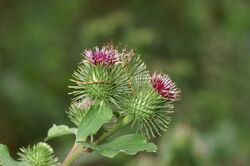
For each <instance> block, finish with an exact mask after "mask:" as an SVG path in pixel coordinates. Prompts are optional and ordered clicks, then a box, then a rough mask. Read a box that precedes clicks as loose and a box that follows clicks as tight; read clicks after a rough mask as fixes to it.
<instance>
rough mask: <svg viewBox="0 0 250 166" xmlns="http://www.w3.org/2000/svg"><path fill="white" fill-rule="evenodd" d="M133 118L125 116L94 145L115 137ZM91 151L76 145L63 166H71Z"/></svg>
mask: <svg viewBox="0 0 250 166" xmlns="http://www.w3.org/2000/svg"><path fill="white" fill-rule="evenodd" d="M132 120H133V118H132V117H131V116H125V117H124V118H123V119H122V120H121V121H120V122H119V123H117V124H116V125H115V126H114V127H113V128H112V129H111V130H109V131H108V132H107V133H106V134H104V135H103V136H101V137H100V138H99V139H98V140H96V141H95V142H94V143H95V144H97V145H98V144H100V143H102V142H104V141H105V140H106V139H107V138H109V137H110V136H111V135H113V134H114V133H115V132H117V131H118V130H119V129H121V128H122V127H124V126H126V125H127V124H129V123H130V122H131V121H132ZM90 152H91V150H90V149H89V148H86V147H82V146H81V145H77V143H75V144H74V145H73V147H72V149H71V150H70V152H69V154H68V155H67V157H66V158H65V160H64V161H63V163H62V165H61V166H70V165H71V164H72V163H73V162H74V161H75V160H76V159H78V158H79V157H80V156H81V155H83V153H90Z"/></svg>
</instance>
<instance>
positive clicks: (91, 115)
mask: <svg viewBox="0 0 250 166" xmlns="http://www.w3.org/2000/svg"><path fill="white" fill-rule="evenodd" d="M112 115H113V114H112V110H111V109H110V108H109V107H108V106H107V105H106V104H105V102H104V101H101V102H100V104H98V105H95V106H93V107H91V108H90V110H89V111H88V113H87V114H86V115H85V116H84V118H83V119H82V121H81V122H80V125H79V128H78V131H77V136H76V137H77V141H81V140H83V139H84V138H85V137H87V136H89V135H93V134H95V133H96V132H97V131H98V130H99V129H100V128H101V127H102V125H103V124H104V123H107V122H108V121H109V120H110V119H111V118H112Z"/></svg>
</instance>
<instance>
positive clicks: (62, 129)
mask: <svg viewBox="0 0 250 166" xmlns="http://www.w3.org/2000/svg"><path fill="white" fill-rule="evenodd" d="M76 131H77V129H76V128H69V127H68V126H66V125H59V126H57V125H55V124H54V125H53V126H52V127H51V128H50V129H49V131H48V135H47V137H46V138H45V141H48V140H50V139H52V138H55V137H60V136H63V135H68V134H76Z"/></svg>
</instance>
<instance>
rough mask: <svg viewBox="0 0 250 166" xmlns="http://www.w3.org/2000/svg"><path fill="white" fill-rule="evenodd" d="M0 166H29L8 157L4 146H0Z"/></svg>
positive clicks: (8, 154) (7, 151)
mask: <svg viewBox="0 0 250 166" xmlns="http://www.w3.org/2000/svg"><path fill="white" fill-rule="evenodd" d="M0 165H2V166H30V165H29V164H26V163H24V162H17V161H15V160H13V159H12V158H11V156H10V153H9V150H8V148H7V146H6V145H3V144H0Z"/></svg>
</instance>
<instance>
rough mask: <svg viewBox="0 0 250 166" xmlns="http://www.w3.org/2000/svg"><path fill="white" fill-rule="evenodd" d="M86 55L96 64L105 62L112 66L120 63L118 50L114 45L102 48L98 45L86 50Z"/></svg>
mask: <svg viewBox="0 0 250 166" xmlns="http://www.w3.org/2000/svg"><path fill="white" fill-rule="evenodd" d="M84 56H85V57H86V59H87V60H88V61H89V62H91V63H92V64H94V65H98V64H103V65H105V66H110V65H113V64H116V63H119V53H118V50H116V49H114V48H113V47H112V46H109V47H102V48H101V49H99V48H98V47H96V48H95V49H93V50H86V51H85V52H84Z"/></svg>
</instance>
